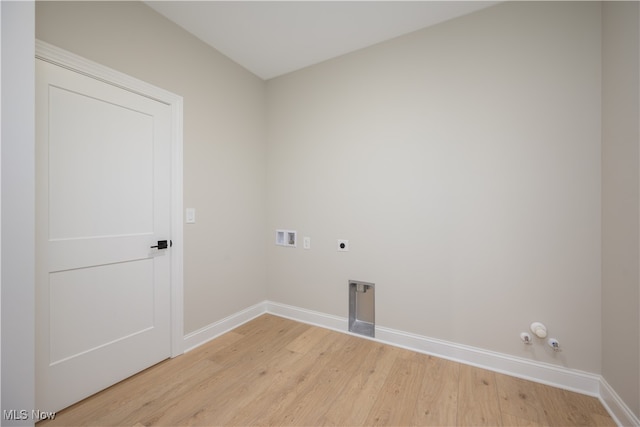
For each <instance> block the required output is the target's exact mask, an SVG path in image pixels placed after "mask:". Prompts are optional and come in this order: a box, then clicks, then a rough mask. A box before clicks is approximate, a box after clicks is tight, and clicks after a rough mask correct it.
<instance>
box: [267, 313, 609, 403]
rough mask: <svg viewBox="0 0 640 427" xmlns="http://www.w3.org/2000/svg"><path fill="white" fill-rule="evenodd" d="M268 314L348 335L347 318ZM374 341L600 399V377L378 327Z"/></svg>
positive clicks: (303, 314) (313, 314)
mask: <svg viewBox="0 0 640 427" xmlns="http://www.w3.org/2000/svg"><path fill="white" fill-rule="evenodd" d="M267 312H268V313H272V314H275V315H278V316H282V317H287V318H290V319H293V320H297V321H300V322H304V323H310V324H313V325H317V326H322V327H325V328H328V329H333V330H337V331H341V332H347V329H348V319H347V318H341V317H338V316H332V315H327V314H324V313H318V312H315V311H311V310H306V309H303V308H299V307H292V306H289V305H285V304H280V303H275V302H272V301H267ZM375 340H376V341H379V342H382V343H385V344H390V345H393V346H396V347H402V348H406V349H409V350H413V351H417V352H420V353H426V354H430V355H433V356H437V357H442V358H444V359H449V360H453V361H455V362H460V363H464V364H467V365H473V366H477V367H479V368H484V369H489V370H492V371H497V372H501V373H505V374H508V375H511V376H515V377H518V378H523V379H527V380H531V381H536V382H539V383H544V384H548V385H551V386H554V387H560V388H563V389H567V390H571V391H576V392H579V393H582V394H588V395H590V396H598V391H599V388H600V376H599V375H594V374H589V373H586V372H582V371H576V370H572V369H567V368H563V367H558V366H555V365H551V364H547V363H541V362H533V361H530V360H527V359H523V358H519V357H515V356H509V355H505V354H502V353H496V352H491V351H488V350H483V349H480V348H476V347H470V346H465V345H461V344H456V343H452V342H448V341H443V340H438V339H434V338H428V337H424V336H421V335H416V334H412V333H408V332H403V331H399V330H396V329H391V328H385V327H381V326H376V328H375Z"/></svg>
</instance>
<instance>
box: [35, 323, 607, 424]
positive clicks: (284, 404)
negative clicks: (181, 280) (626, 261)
mask: <svg viewBox="0 0 640 427" xmlns="http://www.w3.org/2000/svg"><path fill="white" fill-rule="evenodd" d="M55 425H64V426H76V425H100V426H152V425H153V426H155V425H158V426H159V425H170V426H183V425H200V426H213V425H236V426H249V425H251V426H253V425H288V426H318V425H336V426H362V425H367V426H368V425H384V426H403V425H425V426H427V425H431V426H455V425H459V426H479V425H490V426H539V425H551V426H614V425H615V424H614V422H613V420H612V419H611V417H610V416H609V415H608V414H607V411H606V410H605V409H604V407H603V406H602V405H601V404H600V402H599V401H598V399H596V398H594V397H590V396H584V395H580V394H577V393H572V392H568V391H564V390H560V389H557V388H553V387H548V386H544V385H541V384H537V383H533V382H529V381H524V380H521V379H517V378H513V377H509V376H506V375H501V374H498V373H495V372H491V371H487V370H483V369H479V368H474V367H471V366H467V365H463V364H459V363H455V362H451V361H447V360H444V359H439V358H437V357H432V356H428V355H424V354H420V353H415V352H412V351H409V350H404V349H400V348H396V347H392V346H389V345H384V344H380V343H377V342H375V341H371V340H367V339H364V338H359V337H354V336H351V335H348V334H343V333H339V332H334V331H330V330H327V329H323V328H319V327H315V326H310V325H306V324H302V323H298V322H295V321H292V320H287V319H283V318H280V317H277V316H273V315H268V314H266V315H263V316H260V317H258V318H257V319H254V320H252V321H250V322H248V323H246V324H244V325H242V326H240V327H238V328H236V329H235V330H233V331H231V332H228V333H226V334H224V335H222V336H220V337H219V338H216V339H215V340H213V341H211V342H209V343H207V344H205V345H203V346H201V347H199V348H197V349H195V350H193V351H191V352H189V353H187V354H185V355H182V356H179V357H177V358H175V359H172V360H167V361H165V362H162V363H160V364H158V365H156V366H154V367H151V368H149V369H147V370H145V371H143V372H141V373H139V374H138V375H136V376H134V377H131V378H129V379H127V380H125V381H122V382H121V383H118V384H116V385H114V386H113V387H110V388H108V389H107V390H104V391H102V392H100V393H98V394H96V395H94V396H92V397H90V398H88V399H86V400H84V401H82V402H80V403H77V404H76V405H74V406H72V407H70V408H67V409H66V410H64V411H61V412H59V413H58V414H57V416H56V418H55V419H54V420H52V421H43V422H40V423H38V427H45V426H46V427H49V426H55Z"/></svg>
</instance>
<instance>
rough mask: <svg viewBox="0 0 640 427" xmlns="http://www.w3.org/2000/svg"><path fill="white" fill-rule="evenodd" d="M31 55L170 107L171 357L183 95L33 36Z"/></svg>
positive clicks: (178, 339) (178, 271) (179, 336)
mask: <svg viewBox="0 0 640 427" xmlns="http://www.w3.org/2000/svg"><path fill="white" fill-rule="evenodd" d="M35 57H36V58H37V59H41V60H43V61H47V62H50V63H52V64H55V65H58V66H61V67H64V68H67V69H70V70H72V71H75V72H78V73H80V74H83V75H86V76H89V77H92V78H94V79H97V80H100V81H103V82H105V83H109V84H111V85H114V86H117V87H120V88H122V89H125V90H128V91H130V92H133V93H136V94H138V95H142V96H145V97H147V98H151V99H154V100H156V101H159V102H162V103H163V104H167V105H168V106H169V107H171V171H170V173H171V237H170V239H171V241H172V243H173V246H172V248H171V250H170V251H169V254H168V255H169V256H170V257H171V262H170V264H171V277H170V281H171V292H170V293H171V313H170V316H171V357H176V356H179V355H181V354H182V353H184V303H183V301H184V292H183V286H184V283H183V280H184V279H183V278H184V275H183V263H184V260H183V256H184V251H183V222H182V212H183V201H182V191H183V190H182V185H183V180H182V173H183V152H182V129H183V99H182V97H181V96H179V95H176V94H174V93H171V92H169V91H166V90H164V89H161V88H159V87H156V86H153V85H151V84H149V83H146V82H144V81H142V80H138V79H136V78H134V77H131V76H128V75H126V74H124V73H121V72H119V71H116V70H114V69H112V68H109V67H106V66H104V65H100V64H98V63H95V62H93V61H90V60H88V59H85V58H83V57H81V56H78V55H76V54H74V53H71V52H69V51H66V50H64V49H61V48H59V47H56V46H54V45H51V44H49V43H46V42H43V41H41V40H36V48H35Z"/></svg>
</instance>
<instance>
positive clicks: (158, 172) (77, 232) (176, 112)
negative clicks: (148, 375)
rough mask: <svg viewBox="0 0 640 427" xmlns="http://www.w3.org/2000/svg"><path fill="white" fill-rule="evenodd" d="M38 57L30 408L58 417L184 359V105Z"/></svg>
mask: <svg viewBox="0 0 640 427" xmlns="http://www.w3.org/2000/svg"><path fill="white" fill-rule="evenodd" d="M36 50H37V54H36V56H37V58H38V60H37V61H36V67H37V68H36V76H37V78H36V94H37V96H36V98H37V102H36V146H37V148H36V166H37V168H36V170H37V190H36V197H37V201H36V206H37V209H36V211H37V212H36V224H37V226H36V385H37V387H36V404H37V406H38V407H39V408H40V409H43V410H49V411H54V410H59V409H62V408H64V407H66V406H69V405H70V404H73V403H75V402H76V401H78V400H80V399H82V398H84V397H87V396H89V395H91V394H93V393H95V392H97V391H99V390H101V389H103V388H105V387H108V386H109V385H111V384H113V383H115V382H117V381H120V380H122V379H124V378H126V377H127V376H130V375H132V374H134V373H136V372H138V371H140V370H142V369H144V368H146V367H148V366H150V365H152V364H154V363H156V362H158V361H160V360H162V359H165V358H167V357H170V356H176V355H178V354H181V353H182V335H183V331H182V249H181V247H182V202H181V201H182V179H181V178H182V144H181V142H182V140H181V130H182V129H181V125H182V120H181V114H182V99H181V98H180V97H177V96H175V95H173V94H170V93H168V92H165V91H163V90H160V89H158V88H155V87H153V86H150V85H147V84H145V83H143V82H139V81H137V80H135V79H132V78H130V77H128V76H125V75H122V74H120V73H118V72H115V71H113V70H110V69H107V68H105V67H101V66H99V65H97V64H93V63H91V62H89V61H86V60H83V59H82V58H79V57H76V56H75V55H72V54H69V53H68V52H65V51H62V50H60V49H57V48H54V47H52V46H50V45H47V44H44V43H40V42H38V44H37V47H36ZM158 240H171V241H173V243H174V245H173V247H171V248H169V249H164V250H163V249H157V248H151V246H155V245H156V244H157V241H158Z"/></svg>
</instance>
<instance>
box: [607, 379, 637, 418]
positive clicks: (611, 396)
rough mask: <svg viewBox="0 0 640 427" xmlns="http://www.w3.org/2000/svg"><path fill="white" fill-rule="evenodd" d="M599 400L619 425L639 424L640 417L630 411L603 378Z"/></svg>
mask: <svg viewBox="0 0 640 427" xmlns="http://www.w3.org/2000/svg"><path fill="white" fill-rule="evenodd" d="M600 401H601V402H602V404H603V405H604V407H605V408H607V410H608V411H609V414H611V417H613V419H614V421H615V422H616V424H618V425H619V426H640V418H638V417H637V416H636V415H635V414H634V413H633V412H631V409H629V407H628V406H627V405H626V404H625V403H624V402H623V401H622V399H620V396H618V393H616V392H615V390H614V389H613V388H611V386H610V385H609V383H607V381H606V380H605V379H604V378H602V380H601V383H600Z"/></svg>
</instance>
